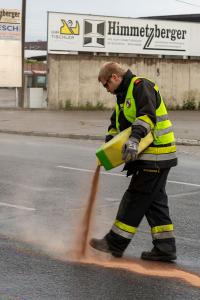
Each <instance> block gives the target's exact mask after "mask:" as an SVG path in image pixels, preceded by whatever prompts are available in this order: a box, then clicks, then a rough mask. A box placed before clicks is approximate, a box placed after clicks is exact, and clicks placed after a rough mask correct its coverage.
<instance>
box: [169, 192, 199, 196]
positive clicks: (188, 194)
mask: <svg viewBox="0 0 200 300" xmlns="http://www.w3.org/2000/svg"><path fill="white" fill-rule="evenodd" d="M196 194H199V191H197V192H190V193H180V194H174V195H169V197H182V196H191V195H196Z"/></svg>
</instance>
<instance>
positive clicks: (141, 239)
mask: <svg viewBox="0 0 200 300" xmlns="http://www.w3.org/2000/svg"><path fill="white" fill-rule="evenodd" d="M99 145H100V142H98V141H81V140H68V139H58V138H40V137H26V136H15V135H6V134H1V139H0V166H1V173H0V190H1V194H0V270H1V272H0V299H1V300H4V299H6V300H7V299H11V300H12V299H18V300H19V299H20V300H25V299H26V300H32V299H34V300H40V299H41V300H42V299H48V300H51V299H52V300H53V299H54V300H55V299H59V300H60V299H81V300H82V299H83V300H84V299H120V300H121V299H195V300H196V299H199V291H200V290H199V288H200V260H199V249H200V233H199V225H200V221H199V194H200V177H199V174H200V147H198V146H188V147H186V146H179V147H178V153H179V166H178V167H176V168H174V169H173V170H172V172H171V173H170V176H169V181H168V184H167V191H168V194H169V202H170V208H171V216H172V218H173V221H174V225H175V229H176V236H177V248H178V260H177V263H175V264H164V263H160V264H158V263H155V264H152V263H145V262H142V261H141V260H140V259H139V257H140V253H141V252H142V251H143V250H145V249H146V250H147V249H150V248H151V237H150V234H149V228H148V225H147V223H146V221H143V222H142V224H141V226H140V228H139V231H138V233H137V235H136V236H135V238H134V240H133V241H132V243H131V244H130V246H129V247H128V249H127V251H126V253H125V257H124V259H122V260H117V261H116V260H106V259H105V258H103V257H97V256H90V255H89V256H88V257H87V258H86V259H85V260H81V261H80V260H74V257H73V255H72V254H74V253H75V252H76V246H77V237H78V233H79V232H80V231H81V226H82V223H81V220H82V216H83V213H84V209H85V206H86V203H87V198H88V194H89V190H90V184H91V180H92V175H93V172H94V169H95V166H96V161H95V156H94V153H95V149H96V148H97V147H98V146H99ZM120 170H121V168H117V169H114V170H113V171H112V172H104V171H103V170H102V173H101V176H100V186H99V193H98V197H97V204H96V209H95V216H94V222H93V227H92V236H95V237H102V236H103V235H104V234H105V233H106V232H107V230H109V228H110V226H111V225H112V222H113V220H114V218H115V214H116V210H117V207H118V204H119V201H120V198H121V196H122V194H123V192H124V190H125V189H126V187H127V185H128V182H129V179H127V178H126V177H125V176H122V174H121V173H120ZM71 253H72V254H71Z"/></svg>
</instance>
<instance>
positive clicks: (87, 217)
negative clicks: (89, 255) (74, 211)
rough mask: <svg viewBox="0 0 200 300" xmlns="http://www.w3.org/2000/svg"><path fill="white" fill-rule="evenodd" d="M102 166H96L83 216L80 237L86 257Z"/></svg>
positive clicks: (82, 255) (81, 246)
mask: <svg viewBox="0 0 200 300" xmlns="http://www.w3.org/2000/svg"><path fill="white" fill-rule="evenodd" d="M100 168H101V166H100V165H98V166H97V167H96V170H95V173H94V176H93V179H92V186H91V189H90V195H89V198H88V202H87V206H86V211H85V214H84V217H83V223H82V234H81V237H80V256H81V257H84V256H85V254H86V250H87V243H88V235H89V231H90V225H91V220H92V212H93V208H94V204H95V199H96V194H97V190H98V183H99V174H100Z"/></svg>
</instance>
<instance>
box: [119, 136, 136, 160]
mask: <svg viewBox="0 0 200 300" xmlns="http://www.w3.org/2000/svg"><path fill="white" fill-rule="evenodd" d="M138 145H139V141H138V140H137V139H136V138H133V137H130V138H129V139H128V141H127V142H126V143H125V144H124V145H123V147H122V159H123V160H124V161H125V162H126V163H127V162H129V161H134V160H136V159H137V156H138Z"/></svg>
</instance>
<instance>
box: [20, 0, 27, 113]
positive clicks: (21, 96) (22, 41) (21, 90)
mask: <svg viewBox="0 0 200 300" xmlns="http://www.w3.org/2000/svg"><path fill="white" fill-rule="evenodd" d="M21 24H22V25H21V26H22V37H21V49H22V55H21V58H22V60H21V68H22V87H21V89H20V99H19V106H20V107H22V108H23V107H24V89H25V78H24V49H25V34H26V0H22V22H21Z"/></svg>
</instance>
